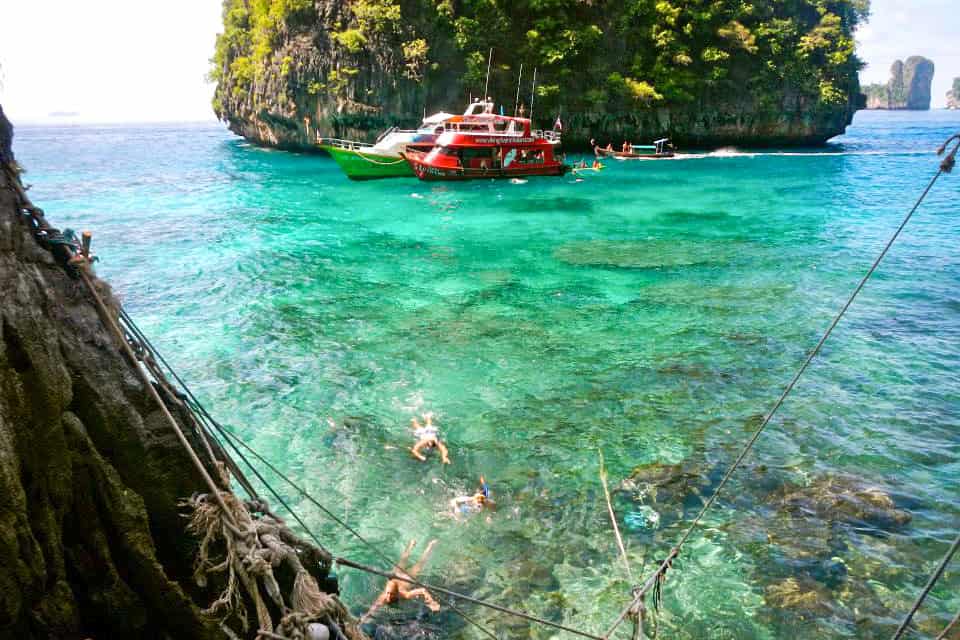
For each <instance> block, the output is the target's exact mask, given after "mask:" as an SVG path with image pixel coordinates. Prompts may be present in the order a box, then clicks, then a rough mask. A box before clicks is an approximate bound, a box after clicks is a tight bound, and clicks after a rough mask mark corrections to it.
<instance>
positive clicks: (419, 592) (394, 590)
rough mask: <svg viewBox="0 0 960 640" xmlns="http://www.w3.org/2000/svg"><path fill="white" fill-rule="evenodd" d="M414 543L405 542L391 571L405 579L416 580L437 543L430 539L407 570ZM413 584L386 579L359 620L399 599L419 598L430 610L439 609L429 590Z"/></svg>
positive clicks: (364, 620)
mask: <svg viewBox="0 0 960 640" xmlns="http://www.w3.org/2000/svg"><path fill="white" fill-rule="evenodd" d="M416 544H417V541H416V540H411V541H410V542H409V543H408V544H407V548H406V549H404V550H403V554H402V555H401V556H400V559H399V560H398V561H397V564H395V565H394V567H393V572H394V574H396V575H397V576H399V577H401V578H405V579H407V580H416V579H417V576H418V575H420V572H421V571H423V567H424V565H426V564H427V560H429V558H430V553H431V552H432V551H433V546H434V545H435V544H437V541H436V540H431V541H430V542H429V543H428V544H427V548H426V549H424V551H423V555H421V556H420V559H419V560H417V564H415V565H413V567H411V568H410V571H407V569H406V566H407V561H408V560H410V552H411V551H413V548H414V547H415V546H416ZM414 586H415V585H414V584H413V583H411V582H404V581H403V580H397V579H396V578H391V579H389V580H387V585H386V586H385V587H384V588H383V593H381V594H380V595H379V597H377V599H376V600H375V601H374V603H373V604H372V605H370V610H369V611H367V612H366V613H365V614H363V617H362V618H360V622H361V623H362V622H366V620H367V619H368V618H370V616H372V615H373V613H374V611H376V610H377V609H379V608H380V607H382V606H383V605H385V604H394V603H396V602H400V601H401V600H413V599H414V598H420V599H421V600H423V602H424V604H426V605H427V608H429V609H430V611H433V612H437V611H440V603H438V602H437V601H436V600H434V599H433V596H431V595H430V592H429V591H427V590H426V589H424V588H422V587H420V588H414Z"/></svg>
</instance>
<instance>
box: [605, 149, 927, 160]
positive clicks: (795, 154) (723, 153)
mask: <svg viewBox="0 0 960 640" xmlns="http://www.w3.org/2000/svg"><path fill="white" fill-rule="evenodd" d="M930 154H931V152H930V151H741V150H740V149H737V148H736V147H723V148H722V149H717V150H715V151H710V152H707V153H683V152H678V153H677V154H676V155H675V156H673V157H672V158H661V160H703V159H707V158H770V157H784V158H836V157H844V156H889V157H894V156H925V155H930ZM617 159H618V160H623V159H624V158H617ZM637 159H642V158H637Z"/></svg>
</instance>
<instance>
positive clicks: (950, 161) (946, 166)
mask: <svg viewBox="0 0 960 640" xmlns="http://www.w3.org/2000/svg"><path fill="white" fill-rule="evenodd" d="M954 140H957V141H958V142H957V145H956V146H954V147H953V150H952V151H949V152H947V154H946V156H945V157H944V159H943V161H942V162H941V163H940V169H939V170H938V171H937V173H936V175H934V176H933V179H931V180H930V184H928V185H927V188H926V189H924V190H923V193H922V194H920V197H919V198H918V199H917V202H916V204H914V205H913V208H912V209H910V212H909V213H908V214H907V215H906V217H905V218H904V219H903V222H901V223H900V226H899V227H897V230H896V231H894V233H893V235H892V236H891V237H890V239H889V240H888V241H887V243H886V245H884V247H883V250H882V251H881V252H880V255H879V256H877V259H876V260H874V262H873V265H871V267H870V269H869V270H868V271H867V273H866V275H864V276H863V278H862V279H861V280H860V283H859V284H858V285H857V287H856V288H855V289H854V290H853V293H852V294H850V297H849V298H848V299H847V301H846V303H845V304H844V305H843V307H842V308H841V309H840V312H839V313H838V314H837V315H836V317H835V318H834V319H833V322H831V323H830V326H829V327H827V330H826V332H825V333H824V334H823V337H821V338H820V341H819V342H818V343H817V346H816V347H815V348H814V349H813V351H811V352H810V355H808V356H807V358H806V359H805V360H804V361H803V364H802V365H801V366H800V369H799V370H798V371H797V373H796V374H795V375H794V376H793V379H791V380H790V383H789V384H788V385H787V386H786V388H785V389H784V390H783V393H781V394H780V397H779V398H778V399H777V401H776V402H775V403H774V405H773V408H772V409H770V411H769V413H767V415H766V416H765V417H764V419H763V422H761V423H760V426H759V427H758V428H757V430H756V431H755V432H754V434H753V436H752V437H751V438H750V439H749V440H748V441H747V444H746V445H745V446H744V447H743V449H742V450H741V451H740V455H738V456H737V459H736V460H734V461H733V464H732V465H730V468H729V469H727V472H726V473H725V474H724V475H723V478H722V479H721V480H720V483H719V484H718V485H717V486H716V488H715V489H714V490H713V493H712V494H711V496H710V498H709V499H708V500H707V501H706V502H705V503H704V505H703V508H702V509H700V513H698V514H697V517H696V518H694V519H693V522H692V523H690V526H689V527H688V528H687V530H686V531H685V532H684V534H683V536H681V538H680V541H679V542H677V544H676V545H675V546H674V547H673V549H671V550H670V553H669V554H668V555H667V559H666V560H664V561H663V562H662V563H661V564H660V566H659V567H658V568H657V569H656V571H655V572H654V573H653V575H652V576H651V578H650V579H648V580H647V582H646V583H645V584H644V586H643V587H641V590H640V592H639V593H638V594H637V595H636V596H635V597H634V599H633V600H631V601H630V604H629V605H627V607H625V608H624V609H623V611H622V612H621V613H620V615H619V616H618V617H617V619H616V621H614V623H613V625H612V626H611V627H610V629H609V630H608V631H607V633H606V634H605V635H604V636H603V637H604V640H607V639H608V638H610V636H611V635H612V634H613V632H614V631H616V630H617V627H619V626H620V624H621V623H622V622H623V621H624V619H625V618H626V617H627V615H629V614H630V611H631V610H632V609H633V607H635V606H636V605H637V604H638V603H639V602H640V601H641V600H642V598H643V596H644V595H645V594H646V592H647V590H648V589H649V588H650V587H652V586H653V585H654V584H655V581H654V579H655V578H659V577H660V576H663V575H664V574H665V573H666V571H667V569H669V568H670V565H671V563H672V562H673V559H674V558H676V557H677V555H678V554H679V553H680V549H681V548H682V547H683V545H684V544H685V543H686V541H687V540H688V539H689V538H690V536H691V534H692V533H693V532H694V530H695V529H696V528H697V526H698V525H699V524H700V521H701V520H702V519H703V516H704V515H706V513H707V511H708V510H709V509H710V507H712V506H713V504H714V502H716V500H717V497H718V496H719V495H720V492H721V491H723V489H724V487H725V486H726V485H727V482H728V481H729V480H730V477H731V476H732V475H733V473H734V471H736V470H737V468H739V467H740V464H741V463H742V462H743V459H744V458H746V457H747V454H748V453H750V450H751V449H753V445H754V444H756V442H757V440H758V439H759V438H760V435H761V434H762V433H763V430H764V429H766V427H767V425H768V424H769V423H770V420H771V419H772V418H773V416H774V415H775V414H776V413H777V410H778V409H779V408H780V406H781V405H782V404H783V402H784V400H786V399H787V396H789V395H790V392H791V391H793V388H794V386H795V385H796V384H797V381H799V380H800V377H801V376H802V375H803V374H804V372H805V371H806V370H807V367H809V366H810V363H811V362H813V359H814V358H816V357H817V355H818V354H819V353H820V350H821V349H822V348H823V345H824V343H825V342H826V341H827V339H828V338H829V337H830V335H831V334H832V333H833V330H834V329H835V328H836V326H837V325H838V324H840V320H841V319H843V316H844V315H845V314H846V313H847V309H849V308H850V306H851V305H852V304H853V301H854V300H856V298H857V296H858V295H859V294H860V291H861V290H863V287H864V286H866V284H867V281H868V280H870V277H871V276H873V274H874V272H876V270H877V268H878V267H879V266H880V263H881V262H882V261H883V259H884V257H886V255H887V252H889V251H890V248H891V247H892V246H893V243H894V242H896V241H897V238H899V237H900V233H901V232H902V231H903V229H904V228H905V227H906V226H907V223H908V222H910V219H911V218H913V214H914V213H916V211H917V209H919V208H920V205H921V204H922V203H923V201H924V199H925V198H926V197H927V194H928V193H930V190H931V189H932V188H933V185H935V184H936V183H937V180H938V179H939V178H940V176H942V175H943V174H944V173H950V172H951V171H952V170H953V167H954V164H955V163H956V156H957V150H958V149H960V134H957V135H954V136H952V137H950V138H949V139H948V140H947V141H946V142H945V143H944V144H943V146H942V147H940V149H938V150H937V155H943V154H944V152H946V150H947V147H948V146H949V145H950V143H951V142H952V141H954ZM896 637H898V638H899V636H896Z"/></svg>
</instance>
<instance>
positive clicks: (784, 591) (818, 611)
mask: <svg viewBox="0 0 960 640" xmlns="http://www.w3.org/2000/svg"><path fill="white" fill-rule="evenodd" d="M763 595H764V600H765V601H766V603H767V604H768V605H769V606H771V607H775V608H777V609H795V610H799V611H803V612H804V613H810V614H813V615H817V616H825V615H828V614H829V613H830V611H831V609H832V608H833V607H832V601H833V595H832V594H831V593H830V591H829V590H828V589H827V588H826V587H824V586H823V585H821V584H818V583H817V582H815V581H813V580H809V579H804V578H801V579H797V578H792V577H791V578H787V579H786V580H783V581H781V582H778V583H776V584H772V585H770V586H768V587H767V588H766V589H764V591H763Z"/></svg>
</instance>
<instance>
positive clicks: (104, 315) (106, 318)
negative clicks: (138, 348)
mask: <svg viewBox="0 0 960 640" xmlns="http://www.w3.org/2000/svg"><path fill="white" fill-rule="evenodd" d="M80 278H81V279H82V280H83V283H84V284H85V285H87V290H89V291H90V293H91V295H93V299H94V301H95V302H96V305H97V309H98V311H99V312H100V319H101V320H102V321H103V322H104V324H106V325H107V328H108V329H110V331H111V332H112V333H113V336H114V338H116V339H117V341H118V342H119V343H120V348H121V349H122V350H123V352H124V353H125V354H126V356H127V358H129V359H130V362H131V363H132V364H133V366H134V368H135V369H136V370H137V374H138V375H139V377H140V380H141V382H143V385H144V386H145V387H146V388H147V391H148V392H149V393H150V396H151V397H153V399H154V401H156V403H157V404H158V405H160V410H161V411H162V412H163V415H164V417H165V418H166V419H167V422H169V423H170V426H171V427H173V431H174V433H176V434H177V439H178V440H179V441H180V444H181V445H182V446H183V448H184V449H185V450H186V452H187V455H189V456H190V461H191V462H192V463H193V466H194V467H196V469H197V471H198V472H200V475H201V476H202V477H203V481H204V482H205V483H206V484H207V487H209V488H210V493H211V494H213V497H214V498H215V499H216V501H217V505H218V506H219V507H220V510H221V512H222V513H223V517H224V520H226V521H227V523H228V524H230V525H231V526H232V527H233V528H234V529H237V524H236V521H235V520H234V519H233V515H232V512H231V511H230V510H229V509H227V505H226V503H225V502H224V501H223V496H221V495H220V492H221V491H222V489H221V488H220V487H218V486H217V484H216V483H215V482H214V481H213V478H212V477H210V473H209V472H208V471H207V468H206V467H205V466H203V463H202V462H201V461H200V458H199V457H198V456H197V452H196V451H194V450H193V446H192V445H191V444H190V441H189V440H187V436H186V435H184V433H183V430H182V429H181V428H180V425H179V424H177V421H176V420H175V419H174V417H173V414H171V413H170V409H168V408H167V404H166V403H165V402H164V401H163V398H161V397H160V394H159V393H157V389H156V388H155V387H154V386H153V384H152V383H151V382H150V378H148V377H147V372H146V371H144V370H143V367H141V366H140V362H139V360H137V356H136V354H135V353H134V352H133V349H132V348H130V344H129V343H128V342H127V341H126V339H125V338H124V337H123V331H121V330H120V327H118V326H117V324H116V322H115V321H114V319H113V317H112V316H111V315H110V311H109V310H108V309H107V306H106V305H105V304H104V302H103V299H102V298H101V297H100V294H99V293H97V289H96V287H94V286H93V282H91V281H90V276H89V275H87V272H86V271H84V270H83V269H80Z"/></svg>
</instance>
